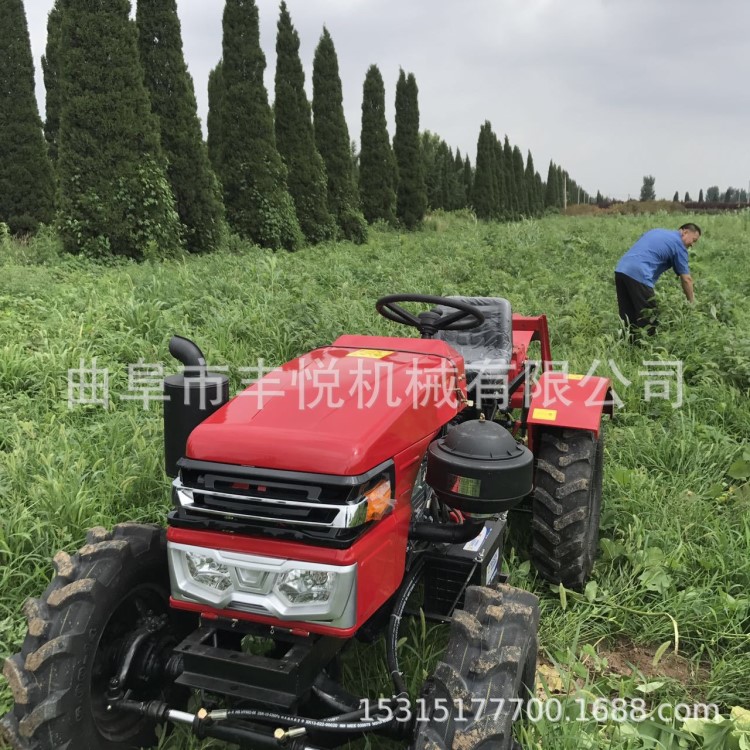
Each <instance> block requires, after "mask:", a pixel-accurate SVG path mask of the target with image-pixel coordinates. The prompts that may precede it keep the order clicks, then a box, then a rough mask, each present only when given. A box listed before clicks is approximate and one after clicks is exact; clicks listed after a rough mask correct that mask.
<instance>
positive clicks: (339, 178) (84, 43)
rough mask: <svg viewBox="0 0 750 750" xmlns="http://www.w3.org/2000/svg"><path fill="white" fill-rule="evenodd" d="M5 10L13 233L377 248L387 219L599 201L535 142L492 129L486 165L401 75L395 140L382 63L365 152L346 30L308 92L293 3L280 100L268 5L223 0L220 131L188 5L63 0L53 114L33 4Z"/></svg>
mask: <svg viewBox="0 0 750 750" xmlns="http://www.w3.org/2000/svg"><path fill="white" fill-rule="evenodd" d="M0 17H2V18H4V19H5V20H6V24H5V27H4V29H3V30H2V32H0V221H2V222H4V223H7V224H8V225H9V226H10V228H11V230H12V231H13V232H14V233H28V232H32V231H34V230H35V229H36V227H37V226H38V225H39V224H51V223H53V222H54V223H55V224H56V226H57V228H58V231H59V233H60V236H61V238H62V240H63V243H64V246H65V248H66V249H67V250H68V251H70V252H72V253H84V254H87V255H91V256H95V257H96V256H98V257H101V256H107V255H112V254H114V255H123V256H130V257H136V258H140V257H143V256H144V255H149V256H155V255H160V256H164V255H170V254H174V253H178V252H180V251H182V250H188V251H190V252H207V251H211V250H213V249H215V248H217V247H218V246H220V244H221V242H222V240H223V237H224V236H225V233H226V231H227V230H229V231H232V232H234V233H236V234H238V235H239V236H241V237H243V238H245V239H248V240H250V241H252V242H254V243H256V244H258V245H260V246H263V247H271V248H286V249H288V250H296V249H298V248H300V247H302V246H303V245H305V244H306V243H311V244H314V243H319V242H326V241H329V240H334V239H347V240H350V241H353V242H356V243H363V242H365V241H366V239H367V227H368V224H372V223H374V222H378V221H384V222H387V223H388V224H391V225H394V226H396V225H397V226H401V227H403V228H405V229H407V230H411V229H416V228H418V227H419V226H420V225H421V223H422V221H423V219H424V216H425V213H426V212H427V210H429V209H433V210H434V209H443V210H447V211H451V210H457V209H462V208H469V209H473V210H474V211H475V212H476V215H477V216H478V217H479V218H481V219H488V220H514V219H519V218H522V217H532V216H539V215H541V214H542V213H543V212H544V211H545V210H547V209H557V208H562V207H563V206H564V205H565V204H566V203H577V202H589V201H590V197H589V196H588V194H587V193H586V192H585V191H583V190H582V189H581V188H580V187H579V186H578V185H577V183H576V182H575V181H574V180H572V179H571V178H570V176H569V175H568V173H567V172H565V171H564V170H563V169H562V168H561V167H559V166H557V165H556V164H554V163H552V162H551V163H550V165H549V170H548V173H547V179H546V182H545V181H543V180H542V178H541V176H540V174H539V173H538V172H537V171H536V170H535V167H534V162H533V157H532V155H531V153H530V152H529V153H528V154H527V157H526V160H525V162H524V158H523V155H522V154H521V151H520V149H519V148H518V147H517V146H511V144H510V142H509V139H508V137H507V136H506V137H505V139H504V141H501V140H500V139H499V138H498V137H497V136H496V135H495V133H494V132H493V130H492V126H491V125H490V123H489V122H486V123H485V124H484V125H483V126H482V128H481V129H480V134H479V140H478V145H477V156H476V162H475V165H474V166H472V164H471V161H470V159H469V157H468V155H462V154H461V153H460V151H459V150H456V151H455V152H454V151H453V149H452V148H451V147H450V146H449V145H448V144H447V143H445V141H443V140H442V139H441V138H440V137H439V136H437V135H435V134H434V133H431V132H429V131H424V132H423V131H421V130H420V115H419V91H418V87H417V82H416V79H415V77H414V75H413V74H411V73H406V72H404V71H403V70H402V71H401V72H400V75H399V79H398V82H397V84H396V100H395V109H396V118H395V119H396V129H395V133H394V136H393V139H392V140H391V138H390V136H389V133H388V128H387V120H386V104H385V85H384V82H383V78H382V75H381V73H380V70H379V69H378V67H377V66H376V65H372V66H371V67H370V68H369V70H368V71H367V75H366V77H365V81H364V86H363V101H362V129H361V134H360V146H359V153H358V154H357V153H356V152H355V150H354V148H353V143H352V141H351V139H350V135H349V131H348V127H347V123H346V120H345V117H344V109H343V94H342V86H341V77H340V73H339V64H338V59H337V55H336V49H335V46H334V43H333V39H332V38H331V35H330V34H329V32H328V30H327V29H326V28H324V29H323V33H322V35H321V37H320V40H319V43H318V45H317V48H316V50H315V58H314V62H313V80H312V84H313V97H312V101H309V100H308V98H307V95H306V92H305V74H304V69H303V66H302V61H301V59H300V54H299V50H300V39H299V35H298V33H297V31H296V29H295V27H294V24H293V22H292V18H291V15H290V13H289V10H288V8H287V6H286V3H285V2H281V6H280V14H279V20H278V25H277V36H276V53H277V62H276V71H275V79H274V92H273V93H274V101H273V105H271V104H270V103H269V98H268V92H267V91H266V88H265V85H264V71H265V67H266V60H265V55H264V53H263V51H262V49H261V46H260V29H259V17H258V9H257V5H256V3H255V0H226V2H225V7H224V13H223V38H222V57H221V60H220V61H219V63H218V65H217V66H216V67H215V68H214V70H213V71H212V72H211V75H210V78H209V82H208V93H209V113H208V120H207V130H208V139H207V141H206V142H204V140H203V134H202V129H201V123H200V120H199V117H198V112H197V102H196V97H195V89H194V84H193V80H192V78H191V76H190V74H189V72H188V68H187V65H186V63H185V57H184V51H183V44H182V35H181V27H180V21H179V17H178V15H177V4H176V0H139V1H138V4H137V12H136V18H135V23H132V22H131V20H130V2H129V0H99V2H97V3H94V4H92V3H91V2H90V1H89V0H55V4H54V7H53V9H52V11H51V12H50V15H49V19H48V28H47V46H46V50H45V55H44V57H43V59H42V69H43V75H44V84H45V89H46V118H45V122H44V124H42V122H41V119H40V117H39V112H38V109H37V105H36V99H35V96H34V65H33V59H32V55H31V46H30V40H29V34H28V28H27V23H26V15H25V11H24V6H23V0H0Z"/></svg>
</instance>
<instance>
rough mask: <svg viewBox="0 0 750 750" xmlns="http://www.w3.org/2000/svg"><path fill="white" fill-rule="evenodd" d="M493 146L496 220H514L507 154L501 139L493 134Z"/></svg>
mask: <svg viewBox="0 0 750 750" xmlns="http://www.w3.org/2000/svg"><path fill="white" fill-rule="evenodd" d="M492 146H493V150H494V153H495V182H496V184H497V188H496V196H497V197H496V201H495V218H497V219H512V218H513V195H512V192H511V190H512V185H511V183H510V180H509V175H508V165H507V164H506V161H505V152H504V150H503V144H502V143H501V142H500V139H499V138H498V137H497V136H496V135H495V133H493V134H492Z"/></svg>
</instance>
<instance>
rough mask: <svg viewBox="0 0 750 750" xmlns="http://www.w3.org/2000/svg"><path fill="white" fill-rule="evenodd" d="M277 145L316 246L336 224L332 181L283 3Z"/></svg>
mask: <svg viewBox="0 0 750 750" xmlns="http://www.w3.org/2000/svg"><path fill="white" fill-rule="evenodd" d="M274 109H275V115H276V117H275V126H276V145H277V147H278V149H279V153H280V154H281V156H282V158H283V159H284V161H285V163H286V166H287V169H288V171H289V176H288V184H289V192H290V193H291V196H292V199H293V200H294V205H295V207H296V210H297V218H298V219H299V223H300V227H301V229H302V232H303V234H304V235H305V237H306V238H307V239H308V240H309V241H310V242H313V243H316V242H325V241H326V240H330V239H333V237H334V236H335V234H336V225H335V223H334V221H333V218H332V216H331V214H330V212H329V211H328V179H327V177H326V171H325V166H324V164H323V159H322V157H321V156H320V154H319V153H318V149H317V148H316V146H315V136H314V134H313V126H312V121H311V119H310V117H311V110H310V103H309V102H308V101H307V95H306V94H305V73H304V71H303V69H302V62H301V61H300V57H299V35H298V34H297V31H296V29H295V28H294V25H293V24H292V18H291V16H290V15H289V10H288V9H287V6H286V2H284V0H282V3H281V14H280V16H279V23H278V34H277V37H276V102H275V104H274Z"/></svg>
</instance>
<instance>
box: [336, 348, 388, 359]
mask: <svg viewBox="0 0 750 750" xmlns="http://www.w3.org/2000/svg"><path fill="white" fill-rule="evenodd" d="M390 354H394V352H385V351H382V350H380V349H357V351H356V352H349V354H347V355H346V356H347V357H361V358H363V359H384V358H385V357H387V356H389V355H390Z"/></svg>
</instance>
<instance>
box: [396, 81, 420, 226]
mask: <svg viewBox="0 0 750 750" xmlns="http://www.w3.org/2000/svg"><path fill="white" fill-rule="evenodd" d="M393 152H394V154H395V156H396V163H397V164H398V196H397V209H396V213H397V215H398V218H399V221H400V222H401V223H402V224H403V225H404V226H405V227H406V228H407V229H415V228H416V227H418V226H419V225H420V224H421V223H422V220H423V219H424V214H425V211H426V210H427V190H426V188H425V181H424V175H423V173H422V158H421V154H420V143H419V91H418V89H417V81H416V79H415V78H414V76H413V75H412V74H411V73H410V74H409V77H408V78H407V77H406V74H405V73H404V71H403V70H402V71H401V72H400V74H399V77H398V84H397V85H396V134H395V135H394V137H393Z"/></svg>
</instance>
